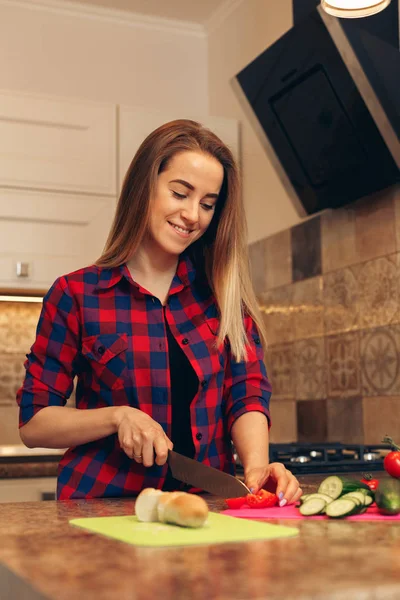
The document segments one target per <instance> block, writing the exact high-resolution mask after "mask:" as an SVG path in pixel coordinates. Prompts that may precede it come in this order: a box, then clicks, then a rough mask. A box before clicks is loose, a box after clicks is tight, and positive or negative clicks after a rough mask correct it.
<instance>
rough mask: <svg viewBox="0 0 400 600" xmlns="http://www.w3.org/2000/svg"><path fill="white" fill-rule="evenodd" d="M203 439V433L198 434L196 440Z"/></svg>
mask: <svg viewBox="0 0 400 600" xmlns="http://www.w3.org/2000/svg"><path fill="white" fill-rule="evenodd" d="M202 437H203V434H202V433H196V440H199V441H200V440H201V439H202Z"/></svg>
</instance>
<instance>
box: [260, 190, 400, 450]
mask: <svg viewBox="0 0 400 600" xmlns="http://www.w3.org/2000/svg"><path fill="white" fill-rule="evenodd" d="M250 259H251V265H252V274H253V282H254V285H255V288H256V292H257V296H258V299H259V305H260V307H261V310H262V313H263V316H264V319H265V324H266V327H267V334H268V339H269V347H268V349H267V352H266V365H267V370H268V374H269V377H270V379H271V382H272V387H273V397H272V405H271V410H272V420H273V427H272V430H271V440H272V441H274V442H291V441H308V442H312V441H318V442H320V441H332V442H334V441H341V442H347V443H362V442H366V443H379V442H380V441H381V439H382V437H383V435H385V434H386V433H388V434H390V435H391V436H392V437H394V438H398V439H400V310H399V298H400V187H399V186H395V187H393V188H390V189H388V190H385V192H383V193H380V194H377V195H375V196H372V197H368V198H364V199H363V200H362V201H359V202H357V203H355V204H352V205H350V206H347V207H345V208H341V209H338V210H333V211H325V212H323V213H321V214H320V215H317V216H315V217H314V218H310V219H307V220H305V221H303V222H302V223H301V224H299V225H297V226H296V227H293V228H292V229H290V230H288V231H283V232H280V233H278V234H276V235H274V236H271V237H269V238H266V239H263V240H260V241H258V242H256V243H254V244H252V245H251V246H250Z"/></svg>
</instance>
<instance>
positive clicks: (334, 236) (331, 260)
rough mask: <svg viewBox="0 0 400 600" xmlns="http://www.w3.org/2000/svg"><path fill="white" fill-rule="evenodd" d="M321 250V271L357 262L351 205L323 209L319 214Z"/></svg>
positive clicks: (353, 212) (353, 215)
mask: <svg viewBox="0 0 400 600" xmlns="http://www.w3.org/2000/svg"><path fill="white" fill-rule="evenodd" d="M321 251H322V272H323V273H327V272H329V271H334V270H336V269H342V268H343V267H347V266H349V265H353V264H355V263H357V262H358V260H357V251H356V233H355V211H354V208H353V207H352V206H346V207H345V208H339V209H336V210H329V211H325V212H324V213H323V214H322V215H321Z"/></svg>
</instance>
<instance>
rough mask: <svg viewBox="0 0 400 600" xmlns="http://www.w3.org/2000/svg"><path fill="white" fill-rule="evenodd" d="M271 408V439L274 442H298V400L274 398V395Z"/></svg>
mask: <svg viewBox="0 0 400 600" xmlns="http://www.w3.org/2000/svg"><path fill="white" fill-rule="evenodd" d="M270 410H271V420H272V427H271V433H270V441H271V442H272V443H274V444H283V443H290V442H296V441H297V411H296V402H294V401H287V400H286V401H283V400H274V396H272V401H271V407H270Z"/></svg>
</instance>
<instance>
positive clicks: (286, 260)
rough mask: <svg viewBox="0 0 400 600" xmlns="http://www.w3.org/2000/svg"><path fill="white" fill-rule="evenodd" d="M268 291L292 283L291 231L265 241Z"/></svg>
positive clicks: (282, 232)
mask: <svg viewBox="0 0 400 600" xmlns="http://www.w3.org/2000/svg"><path fill="white" fill-rule="evenodd" d="M265 265H266V272H265V281H266V289H267V290H269V289H271V288H276V287H280V286H282V285H288V284H290V283H292V247H291V236H290V230H289V229H287V230H286V231H281V232H280V233H277V234H276V235H272V236H271V237H269V238H267V239H266V240H265Z"/></svg>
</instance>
